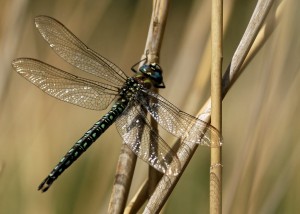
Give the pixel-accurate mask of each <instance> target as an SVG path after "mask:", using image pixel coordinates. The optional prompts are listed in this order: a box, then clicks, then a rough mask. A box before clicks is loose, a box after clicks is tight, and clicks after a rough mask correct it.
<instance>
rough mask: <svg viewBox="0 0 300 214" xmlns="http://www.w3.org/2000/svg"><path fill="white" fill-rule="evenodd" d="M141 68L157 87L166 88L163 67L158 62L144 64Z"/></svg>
mask: <svg viewBox="0 0 300 214" xmlns="http://www.w3.org/2000/svg"><path fill="white" fill-rule="evenodd" d="M139 70H140V72H142V73H143V74H144V75H145V76H146V77H148V78H149V79H150V80H151V81H152V82H153V86H154V87H155V88H165V84H164V81H163V76H162V69H161V67H160V66H159V65H158V64H156V63H151V64H145V65H142V66H141V67H140V69H139Z"/></svg>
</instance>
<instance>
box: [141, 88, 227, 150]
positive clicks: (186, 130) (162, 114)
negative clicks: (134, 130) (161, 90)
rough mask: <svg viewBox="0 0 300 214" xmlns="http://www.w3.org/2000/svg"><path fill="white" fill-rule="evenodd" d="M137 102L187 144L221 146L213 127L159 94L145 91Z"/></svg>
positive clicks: (220, 138)
mask: <svg viewBox="0 0 300 214" xmlns="http://www.w3.org/2000/svg"><path fill="white" fill-rule="evenodd" d="M137 100H139V102H140V103H141V104H142V105H143V107H144V108H145V109H147V111H148V112H149V113H150V115H151V116H152V117H153V118H154V119H155V120H156V121H157V122H158V123H159V125H160V126H161V127H163V128H164V129H165V130H166V131H168V132H169V133H171V134H173V135H174V136H176V137H178V138H180V137H182V138H184V139H183V140H184V141H185V142H189V143H197V144H200V145H205V146H213V147H215V146H220V145H221V142H222V137H221V135H220V134H219V132H218V131H217V130H216V129H215V128H214V127H213V126H211V125H209V124H207V123H206V122H204V121H202V120H200V119H198V118H196V117H193V116H191V115H189V114H187V113H185V112H183V111H181V110H180V109H178V108H177V107H176V106H174V105H173V104H172V103H170V102H169V101H167V100H166V99H165V98H163V97H162V96H160V95H159V94H156V93H153V92H151V91H149V90H147V89H144V90H141V91H139V94H138V98H137ZM212 140H213V142H212Z"/></svg>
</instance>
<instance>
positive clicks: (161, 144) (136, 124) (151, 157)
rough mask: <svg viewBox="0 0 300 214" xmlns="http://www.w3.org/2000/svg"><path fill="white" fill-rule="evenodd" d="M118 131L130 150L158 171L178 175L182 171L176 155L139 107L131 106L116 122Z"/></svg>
mask: <svg viewBox="0 0 300 214" xmlns="http://www.w3.org/2000/svg"><path fill="white" fill-rule="evenodd" d="M116 126H117V130H118V132H119V133H120V135H121V136H122V138H123V140H124V142H125V143H126V144H127V145H128V146H129V148H130V149H131V150H132V151H133V152H134V153H135V154H136V155H137V156H138V157H139V158H140V159H142V160H143V161H145V162H147V163H148V164H149V165H151V166H152V167H154V168H155V169H156V170H158V171H160V172H162V173H164V174H167V175H177V174H178V173H179V171H180V169H181V165H180V161H179V159H178V157H177V155H176V153H175V152H174V151H173V150H172V149H171V148H170V147H169V146H168V144H167V143H166V142H165V141H164V140H163V139H162V138H161V137H160V136H159V135H158V133H157V132H156V131H154V130H153V129H152V128H151V126H150V125H149V122H148V121H147V119H146V116H145V115H144V114H143V113H142V110H141V109H140V107H139V106H136V105H130V106H128V107H127V108H126V110H125V111H124V113H123V114H122V115H121V116H120V117H119V118H118V119H117V120H116Z"/></svg>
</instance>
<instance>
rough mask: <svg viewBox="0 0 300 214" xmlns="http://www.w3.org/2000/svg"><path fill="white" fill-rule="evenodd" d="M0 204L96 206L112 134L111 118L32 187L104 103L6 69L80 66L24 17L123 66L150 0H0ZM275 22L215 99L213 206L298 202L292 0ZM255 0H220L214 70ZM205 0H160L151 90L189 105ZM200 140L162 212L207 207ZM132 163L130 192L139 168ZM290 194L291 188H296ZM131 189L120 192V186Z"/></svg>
mask: <svg viewBox="0 0 300 214" xmlns="http://www.w3.org/2000/svg"><path fill="white" fill-rule="evenodd" d="M0 3H1V4H0V5H1V8H0V12H1V13H0V14H1V15H0V17H1V18H0V32H1V33H0V53H1V57H0V61H1V63H0V69H1V71H0V146H1V149H0V213H3V214H19V213H22V214H27V213H28V214H35V213H43V214H52V213H63V214H69V213H74V214H78V213H85V214H88V213H106V210H107V207H108V202H109V198H110V194H111V188H112V184H113V180H114V172H115V167H116V162H117V159H118V155H119V152H120V146H121V142H122V140H121V137H120V136H119V135H118V134H117V131H116V129H115V127H114V126H112V127H111V128H110V129H109V130H108V131H107V132H106V133H105V134H104V135H103V136H101V138H100V139H98V141H97V143H95V145H94V146H92V147H91V148H90V149H89V150H88V151H87V152H86V154H85V155H83V156H82V157H81V158H80V159H79V160H78V161H76V162H75V164H74V165H73V166H72V167H70V169H68V170H67V171H66V172H65V173H63V175H61V176H60V177H59V179H58V180H57V181H56V182H55V183H54V184H53V186H52V187H51V189H50V190H49V191H48V192H46V193H44V194H41V193H40V192H38V191H37V186H38V185H39V183H40V182H41V181H42V180H43V179H44V178H45V177H46V176H47V175H48V173H49V172H50V171H51V170H52V168H53V167H54V166H55V164H56V163H57V162H58V161H59V160H60V158H61V157H62V156H63V155H64V154H65V153H66V152H67V151H68V150H69V148H71V146H72V145H73V143H75V142H76V141H77V140H78V139H79V138H80V137H81V136H82V135H83V134H84V133H85V131H86V130H88V129H89V128H90V127H91V126H92V125H93V124H94V122H96V121H97V120H98V119H99V118H100V117H101V116H102V115H103V114H104V113H105V111H103V112H96V111H91V110H87V109H84V108H80V107H77V106H74V105H71V104H68V103H64V102H60V101H58V100H56V99H54V98H52V97H50V96H48V95H46V94H45V93H43V92H42V91H41V90H39V89H37V88H36V87H34V86H33V85H32V84H30V83H28V82H27V81H25V79H23V78H21V77H20V76H19V75H17V73H16V72H14V71H12V68H11V61H12V60H13V59H15V58H17V57H32V58H37V59H40V60H42V61H45V62H47V63H49V64H52V65H55V66H57V67H59V68H62V69H65V70H67V71H70V72H72V73H74V74H77V75H81V74H82V72H81V71H78V70H76V69H74V68H73V67H71V66H69V65H68V64H67V63H66V62H64V61H63V60H62V59H60V58H59V57H58V56H57V55H56V54H55V53H54V52H53V51H52V50H51V48H50V47H49V46H48V44H47V43H46V42H45V41H44V40H43V38H42V37H41V36H40V35H39V33H38V31H37V30H36V29H35V26H34V23H33V19H34V17H35V16H37V15H48V16H51V17H54V18H56V19H58V20H59V21H60V22H62V23H63V24H64V25H66V26H67V27H68V28H69V29H70V30H71V31H72V32H73V33H74V34H75V35H77V36H78V37H79V38H80V39H81V40H82V41H83V42H84V43H86V44H87V45H88V46H89V47H90V48H92V49H94V50H96V51H97V52H98V53H100V54H101V55H103V56H105V57H107V58H108V59H110V60H111V61H112V62H114V63H116V64H117V65H118V66H119V67H121V68H122V69H123V70H124V71H125V72H126V74H127V75H131V74H132V73H131V71H130V67H131V66H132V65H133V64H135V63H136V62H137V61H138V60H139V59H140V57H141V55H142V54H143V50H144V45H145V42H146V37H147V32H148V26H149V21H150V16H151V9H152V2H151V1H149V0H148V1H145V0H143V1H130V0H123V1H110V0H102V1H96V0H85V1H84V0H81V1H78V0H77V1H76V0H73V1H72V0H62V1H58V0H53V1H37V0H31V1H30V0H10V1H9V0H1V1H0ZM285 3H286V5H285V8H284V9H283V11H282V16H281V18H280V19H279V20H276V21H274V22H275V23H273V24H275V25H277V28H276V30H275V32H274V33H273V34H272V35H271V36H270V38H269V39H268V41H267V42H266V44H265V45H264V46H263V47H262V48H261V50H260V52H259V53H258V54H257V55H256V57H255V58H254V59H253V61H252V62H251V63H250V64H249V65H248V67H247V68H246V69H245V71H244V73H243V74H242V75H241V76H240V78H239V79H238V80H237V82H236V83H235V84H234V86H233V87H232V89H231V90H230V91H229V93H228V94H227V97H226V98H225V99H224V102H223V137H224V144H223V145H224V146H223V165H224V168H223V213H299V210H300V203H299V201H300V196H299V195H300V170H299V171H298V169H299V167H300V155H299V154H300V146H299V143H300V131H299V125H300V124H299V118H300V117H299V116H300V113H299V110H300V108H299V104H300V99H299V98H300V96H299V90H300V74H299V69H300V39H299V32H300V25H299V20H300V15H299V8H300V2H299V1H298V0H287V1H285ZM255 4H256V1H243V0H236V1H234V0H231V1H224V60H223V66H224V70H225V68H226V67H227V65H228V64H229V62H230V59H231V57H232V55H233V53H234V51H235V49H236V47H237V45H238V43H239V41H240V39H241V37H242V35H243V33H244V30H245V28H246V26H247V24H248V21H249V20H250V17H251V14H252V12H253V10H254V7H255ZM210 16H211V2H210V1H201V0H194V1H180V0H173V1H171V2H170V8H169V15H168V21H167V26H166V31H165V35H164V41H163V45H162V50H161V61H160V64H161V66H162V67H163V69H164V79H165V84H166V86H167V87H166V89H163V90H161V91H160V93H161V94H162V95H163V96H164V97H166V98H167V99H168V100H169V101H171V102H172V103H174V104H175V105H176V106H178V107H179V108H181V109H182V110H184V111H186V112H188V113H190V114H193V115H195V114H196V112H197V111H198V110H199V109H200V108H201V106H202V105H203V104H204V102H205V100H206V99H207V98H208V97H209V91H210V76H209V70H210ZM209 156H210V151H209V149H208V148H200V147H199V149H198V151H197V153H196V154H195V155H194V158H193V159H192V161H191V162H190V165H189V166H188V168H187V170H186V171H185V173H184V175H183V176H182V178H181V180H180V182H179V183H178V185H177V187H176V188H175V190H174V192H173V194H172V196H171V197H170V199H169V202H168V203H167V205H166V206H165V209H164V213H173V214H177V213H208V210H209V165H210V158H209ZM146 172H147V165H146V164H144V163H141V162H139V164H138V167H137V169H136V171H135V175H134V180H133V185H132V192H131V196H132V194H133V193H134V192H135V191H136V190H137V188H138V187H139V185H140V184H141V183H142V182H143V180H144V179H145V177H146V174H147V173H146ZM298 194H299V195H298ZM129 198H130V197H129Z"/></svg>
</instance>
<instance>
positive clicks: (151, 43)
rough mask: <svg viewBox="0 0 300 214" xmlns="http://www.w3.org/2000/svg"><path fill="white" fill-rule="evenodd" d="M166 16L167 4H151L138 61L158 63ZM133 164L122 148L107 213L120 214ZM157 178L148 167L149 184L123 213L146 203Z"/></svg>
mask: <svg viewBox="0 0 300 214" xmlns="http://www.w3.org/2000/svg"><path fill="white" fill-rule="evenodd" d="M167 12H168V0H154V1H153V11H152V17H151V22H150V26H149V31H148V37H147V41H146V45H145V51H144V54H143V56H142V57H141V59H145V58H146V57H147V60H148V61H147V63H153V62H155V63H158V62H159V52H160V47H161V43H162V39H163V33H164V29H165V25H166V18H167ZM142 63H144V62H142ZM156 92H157V91H156ZM151 126H152V127H153V128H154V129H157V123H156V122H155V121H153V120H151ZM125 151H126V152H125ZM123 152H125V153H123ZM135 163H136V156H135V155H134V154H133V152H131V151H128V149H127V146H126V145H124V144H123V146H122V152H121V154H120V157H119V162H118V167H117V172H116V176H115V182H114V187H113V193H112V196H111V200H110V204H109V210H108V213H123V210H124V206H125V203H126V201H127V196H128V193H129V189H130V185H131V180H132V176H133V171H134V167H135ZM160 178H161V175H160V174H159V172H157V171H156V170H154V169H153V168H152V167H149V180H148V181H147V182H145V183H144V185H143V186H142V187H141V188H140V190H139V191H138V193H137V194H136V196H135V197H134V198H133V199H132V200H131V202H130V203H129V205H128V206H127V207H126V209H125V212H124V213H136V212H137V211H138V209H139V208H140V207H141V206H142V205H143V204H144V203H145V201H146V200H147V199H148V197H149V195H150V194H151V193H152V192H153V191H154V189H155V187H156V185H157V182H158V181H159V179H160Z"/></svg>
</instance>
